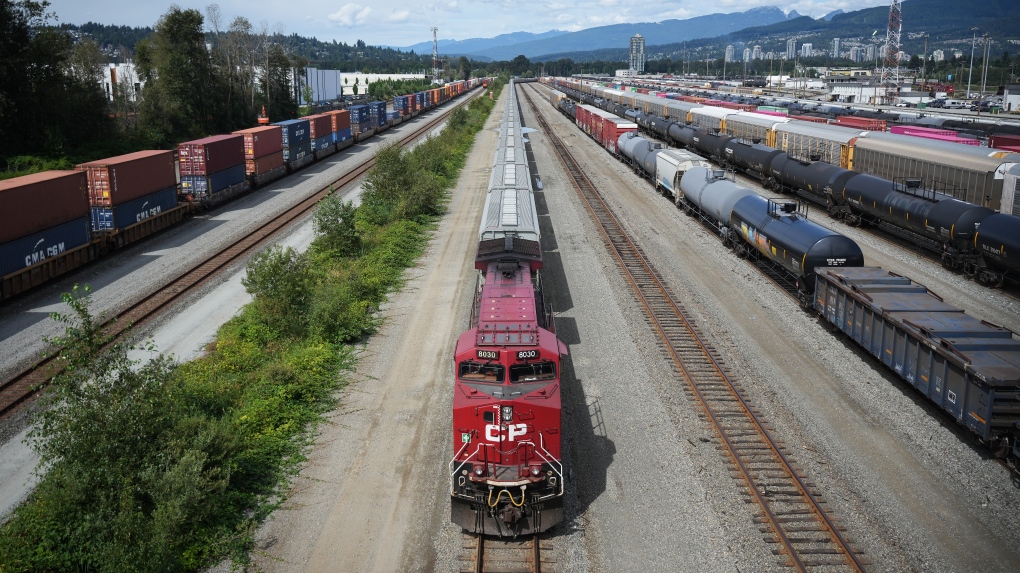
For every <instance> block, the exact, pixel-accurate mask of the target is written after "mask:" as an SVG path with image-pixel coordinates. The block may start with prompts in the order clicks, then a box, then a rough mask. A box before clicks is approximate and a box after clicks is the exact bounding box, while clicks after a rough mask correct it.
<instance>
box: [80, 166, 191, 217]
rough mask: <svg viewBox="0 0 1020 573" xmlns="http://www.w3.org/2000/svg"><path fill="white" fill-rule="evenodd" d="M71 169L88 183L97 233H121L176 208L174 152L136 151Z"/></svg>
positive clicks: (92, 215)
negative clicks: (81, 175)
mask: <svg viewBox="0 0 1020 573" xmlns="http://www.w3.org/2000/svg"><path fill="white" fill-rule="evenodd" d="M74 168H75V170H76V171H80V172H83V173H84V174H85V176H86V178H87V180H88V197H89V204H90V205H91V207H92V209H91V221H92V230H93V231H95V232H96V233H103V234H112V233H120V232H123V231H124V230H125V229H127V228H129V227H131V226H133V225H135V224H138V223H141V222H142V221H144V220H145V219H148V218H149V217H154V216H156V215H159V214H160V213H162V212H164V211H169V210H171V209H173V208H174V207H176V206H177V169H176V167H175V165H174V152H173V151H160V150H151V151H138V152H136V153H129V154H127V155H120V156H118V157H110V158H108V159H100V160H98V161H90V162H88V163H82V164H80V165H76V166H75V167H74ZM181 179H182V181H183V179H184V178H183V177H182V178H181Z"/></svg>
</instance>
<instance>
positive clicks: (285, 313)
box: [241, 245, 311, 335]
mask: <svg viewBox="0 0 1020 573" xmlns="http://www.w3.org/2000/svg"><path fill="white" fill-rule="evenodd" d="M246 271H247V272H246V274H245V277H244V278H243V279H241V283H242V284H243V285H244V288H245V289H247V290H248V292H249V293H251V295H252V296H253V297H255V304H256V305H257V306H258V308H259V311H260V313H261V314H262V316H263V317H264V318H265V321H266V324H267V326H269V327H270V328H273V329H274V330H275V331H276V332H280V333H289V334H294V335H298V334H300V333H301V332H303V329H304V321H303V320H302V319H301V317H302V309H304V308H305V306H306V305H307V303H308V300H309V296H310V295H311V284H310V280H311V278H310V276H309V265H308V257H307V256H306V255H305V254H304V253H299V252H297V251H295V250H294V249H291V248H290V247H287V248H286V249H284V248H281V247H280V246H278V245H277V246H273V247H270V248H268V249H266V250H264V251H261V252H259V253H258V254H256V255H255V256H254V257H252V259H251V261H249V262H248V267H247V269H246Z"/></svg>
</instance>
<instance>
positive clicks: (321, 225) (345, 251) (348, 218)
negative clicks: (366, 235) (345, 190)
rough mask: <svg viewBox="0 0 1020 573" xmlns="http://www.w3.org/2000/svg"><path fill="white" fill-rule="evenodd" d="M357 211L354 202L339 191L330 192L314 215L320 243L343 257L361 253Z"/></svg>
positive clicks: (313, 218) (313, 219)
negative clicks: (346, 199) (356, 223)
mask: <svg viewBox="0 0 1020 573" xmlns="http://www.w3.org/2000/svg"><path fill="white" fill-rule="evenodd" d="M356 211H357V208H356V207H355V206H354V203H353V202H351V201H344V200H343V197H341V196H340V194H339V193H330V194H329V196H327V197H326V198H325V199H323V200H322V201H320V202H319V205H318V206H317V207H316V208H315V214H314V215H313V216H312V221H313V223H314V224H315V233H316V234H317V235H318V244H319V245H321V246H322V247H324V248H326V249H329V250H331V251H334V252H336V254H337V255H339V256H341V257H349V256H352V255H356V254H359V253H360V251H361V237H360V236H359V235H358V230H357V227H356V225H355V213H356Z"/></svg>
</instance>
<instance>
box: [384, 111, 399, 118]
mask: <svg viewBox="0 0 1020 573" xmlns="http://www.w3.org/2000/svg"><path fill="white" fill-rule="evenodd" d="M398 117H400V112H399V111H388V112H386V119H397V118H398Z"/></svg>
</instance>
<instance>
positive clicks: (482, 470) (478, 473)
mask: <svg viewBox="0 0 1020 573" xmlns="http://www.w3.org/2000/svg"><path fill="white" fill-rule="evenodd" d="M475 475H476V476H478V477H482V476H483V475H485V467H484V466H475Z"/></svg>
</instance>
